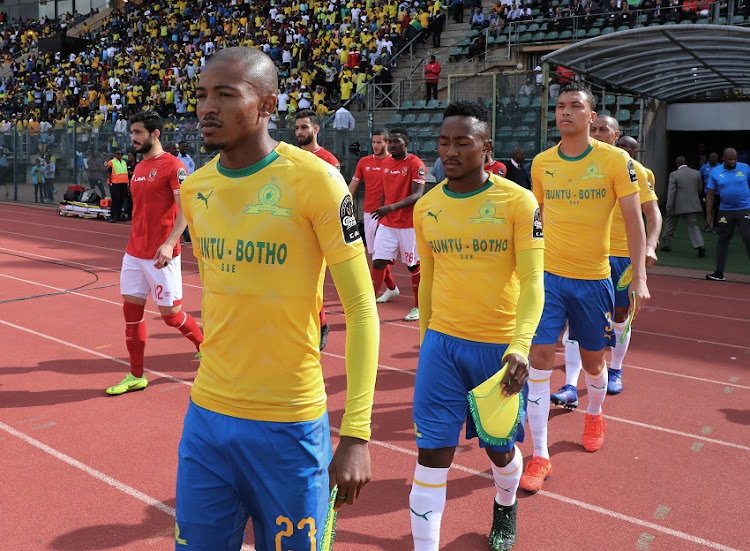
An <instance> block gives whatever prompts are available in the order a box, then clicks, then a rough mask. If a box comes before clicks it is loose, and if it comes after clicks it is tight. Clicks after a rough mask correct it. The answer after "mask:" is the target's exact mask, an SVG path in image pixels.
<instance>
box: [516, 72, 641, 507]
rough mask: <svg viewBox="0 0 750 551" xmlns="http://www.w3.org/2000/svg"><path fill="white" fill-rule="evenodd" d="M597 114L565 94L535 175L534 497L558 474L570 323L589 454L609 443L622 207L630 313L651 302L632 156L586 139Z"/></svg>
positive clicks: (529, 479) (571, 91) (529, 470)
mask: <svg viewBox="0 0 750 551" xmlns="http://www.w3.org/2000/svg"><path fill="white" fill-rule="evenodd" d="M593 108H594V98H593V96H592V95H591V92H590V91H589V90H588V89H586V88H583V87H582V86H580V85H579V84H578V83H571V84H569V85H567V86H565V87H563V88H562V89H561V90H560V94H559V95H558V98H557V104H556V106H555V121H556V123H557V127H558V128H559V129H560V135H561V138H562V139H561V141H560V143H558V144H557V145H556V146H554V147H551V148H550V149H548V150H546V151H543V152H542V153H540V154H539V155H537V156H536V157H535V158H534V162H533V164H532V166H531V180H532V185H533V191H534V195H535V196H536V198H537V200H538V201H539V204H540V206H541V208H542V221H543V224H544V233H545V250H544V270H545V274H544V289H545V302H544V313H543V314H542V320H541V321H540V322H539V327H538V328H537V332H536V335H535V336H534V340H533V342H532V346H531V353H530V360H531V362H530V364H531V367H530V368H529V404H528V419H529V429H530V432H531V438H532V441H533V443H534V454H533V458H532V460H531V461H530V462H529V463H528V464H527V465H526V470H525V472H524V475H523V476H522V477H521V487H522V488H524V489H525V490H528V491H530V492H536V491H538V490H540V489H541V488H542V485H543V483H544V480H545V479H546V478H547V477H549V475H550V473H551V472H552V465H551V463H550V460H549V450H548V449H547V421H548V418H549V408H550V378H551V376H552V367H553V365H554V359H555V347H556V344H557V340H558V337H559V336H560V334H561V333H562V332H563V329H564V328H565V323H566V321H567V323H568V328H569V333H570V338H571V339H573V340H575V341H577V342H578V344H579V346H580V349H581V360H582V364H583V370H584V371H585V372H586V376H585V378H586V388H587V390H588V396H589V404H588V408H587V410H586V411H587V415H586V417H585V425H584V432H583V447H584V448H585V449H586V450H587V451H591V452H594V451H596V450H598V449H599V448H601V446H602V445H603V444H604V431H605V428H606V427H605V424H604V419H603V417H602V404H603V403H604V398H605V396H606V392H607V366H606V362H605V360H604V350H605V348H606V347H607V346H612V345H614V344H615V334H614V327H613V323H614V320H613V319H612V312H613V310H614V288H613V287H612V281H611V280H610V273H611V271H610V267H609V262H608V256H609V236H610V231H609V230H610V225H611V222H612V212H613V210H614V209H615V207H616V206H617V205H618V204H619V208H620V209H622V214H623V218H624V220H625V229H626V232H627V237H628V251H629V255H628V256H629V257H630V259H631V260H632V264H633V280H632V283H631V285H630V292H631V293H632V295H633V296H634V297H635V298H634V300H633V302H632V303H631V308H633V309H634V311H633V314H634V315H635V314H637V313H638V310H639V309H640V308H641V307H642V306H643V304H644V303H645V302H646V301H647V300H648V299H649V293H648V286H647V285H646V254H645V249H646V234H645V231H644V229H643V219H642V218H641V208H640V204H639V201H638V178H637V176H636V174H635V168H634V166H633V162H632V160H631V159H630V157H629V156H628V155H627V153H625V152H624V151H622V150H621V149H618V148H616V147H614V146H611V145H608V144H605V143H602V142H600V141H597V140H594V139H592V138H591V136H590V135H589V126H590V125H591V123H592V122H593V121H594V120H595V119H596V113H595V112H594V111H593Z"/></svg>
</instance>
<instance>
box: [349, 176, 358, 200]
mask: <svg viewBox="0 0 750 551" xmlns="http://www.w3.org/2000/svg"><path fill="white" fill-rule="evenodd" d="M359 182H360V181H359V179H357V178H352V181H351V182H349V193H351V194H352V197H354V194H355V193H356V192H357V188H358V187H359Z"/></svg>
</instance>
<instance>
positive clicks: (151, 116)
mask: <svg viewBox="0 0 750 551" xmlns="http://www.w3.org/2000/svg"><path fill="white" fill-rule="evenodd" d="M130 123H131V124H130V135H131V141H132V143H133V147H134V148H135V150H136V151H137V152H138V153H140V154H142V155H143V160H142V161H141V162H140V163H138V164H137V165H136V167H135V171H134V173H133V178H132V179H131V181H130V193H131V195H132V197H133V226H132V228H131V230H130V239H129V240H128V246H127V249H126V250H125V256H124V257H123V259H122V270H121V272H120V292H121V293H122V298H123V300H124V304H123V313H124V314H125V344H126V345H127V348H128V354H129V355H130V373H128V374H127V376H126V377H125V378H124V379H123V380H122V381H121V382H120V383H118V384H116V385H115V386H112V387H109V388H108V389H107V394H113V395H114V394H124V393H126V392H128V391H131V390H141V389H144V388H146V386H147V385H148V380H147V379H146V377H145V376H144V375H143V355H144V354H143V352H144V349H145V348H146V323H145V319H144V317H143V311H144V308H145V305H146V299H147V298H148V296H149V295H152V296H153V298H154V300H155V301H156V304H157V305H158V306H159V312H161V315H162V318H163V319H164V322H165V323H166V324H167V325H169V326H170V327H175V328H177V329H179V330H180V332H181V333H182V334H183V335H185V336H186V337H187V338H188V339H190V341H191V342H192V343H193V344H194V345H195V348H196V349H198V348H199V347H200V344H201V343H202V342H203V334H202V333H201V330H200V328H199V327H198V323H197V322H196V321H195V319H194V318H193V317H192V316H191V315H190V314H188V313H187V312H183V311H182V269H181V265H180V235H182V232H183V230H184V229H185V226H186V223H185V218H184V217H183V216H182V207H181V206H180V184H182V181H183V180H184V179H185V178H187V170H186V169H185V165H183V164H182V162H181V161H180V160H179V159H177V158H176V157H173V156H172V155H170V154H169V153H165V152H164V150H163V149H162V146H161V142H160V141H159V136H160V135H161V129H162V120H161V117H159V115H158V114H157V113H155V112H153V111H142V112H140V113H137V114H136V115H134V116H133V118H132V119H131V121H130Z"/></svg>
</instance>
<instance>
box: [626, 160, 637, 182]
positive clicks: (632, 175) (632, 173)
mask: <svg viewBox="0 0 750 551" xmlns="http://www.w3.org/2000/svg"><path fill="white" fill-rule="evenodd" d="M628 174H629V175H630V181H631V182H633V183H635V182H637V181H638V176H637V175H636V174H635V165H633V160H632V159H630V160H629V161H628Z"/></svg>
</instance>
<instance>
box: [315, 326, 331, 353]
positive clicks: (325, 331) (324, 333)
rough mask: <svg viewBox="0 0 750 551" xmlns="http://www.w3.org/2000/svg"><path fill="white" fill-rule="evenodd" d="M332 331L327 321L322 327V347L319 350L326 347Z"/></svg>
mask: <svg viewBox="0 0 750 551" xmlns="http://www.w3.org/2000/svg"><path fill="white" fill-rule="evenodd" d="M330 331H331V328H330V327H329V326H328V324H327V323H326V324H325V325H324V326H323V327H321V328H320V348H319V349H318V350H323V349H324V348H325V347H326V343H327V342H328V333H329V332H330Z"/></svg>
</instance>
